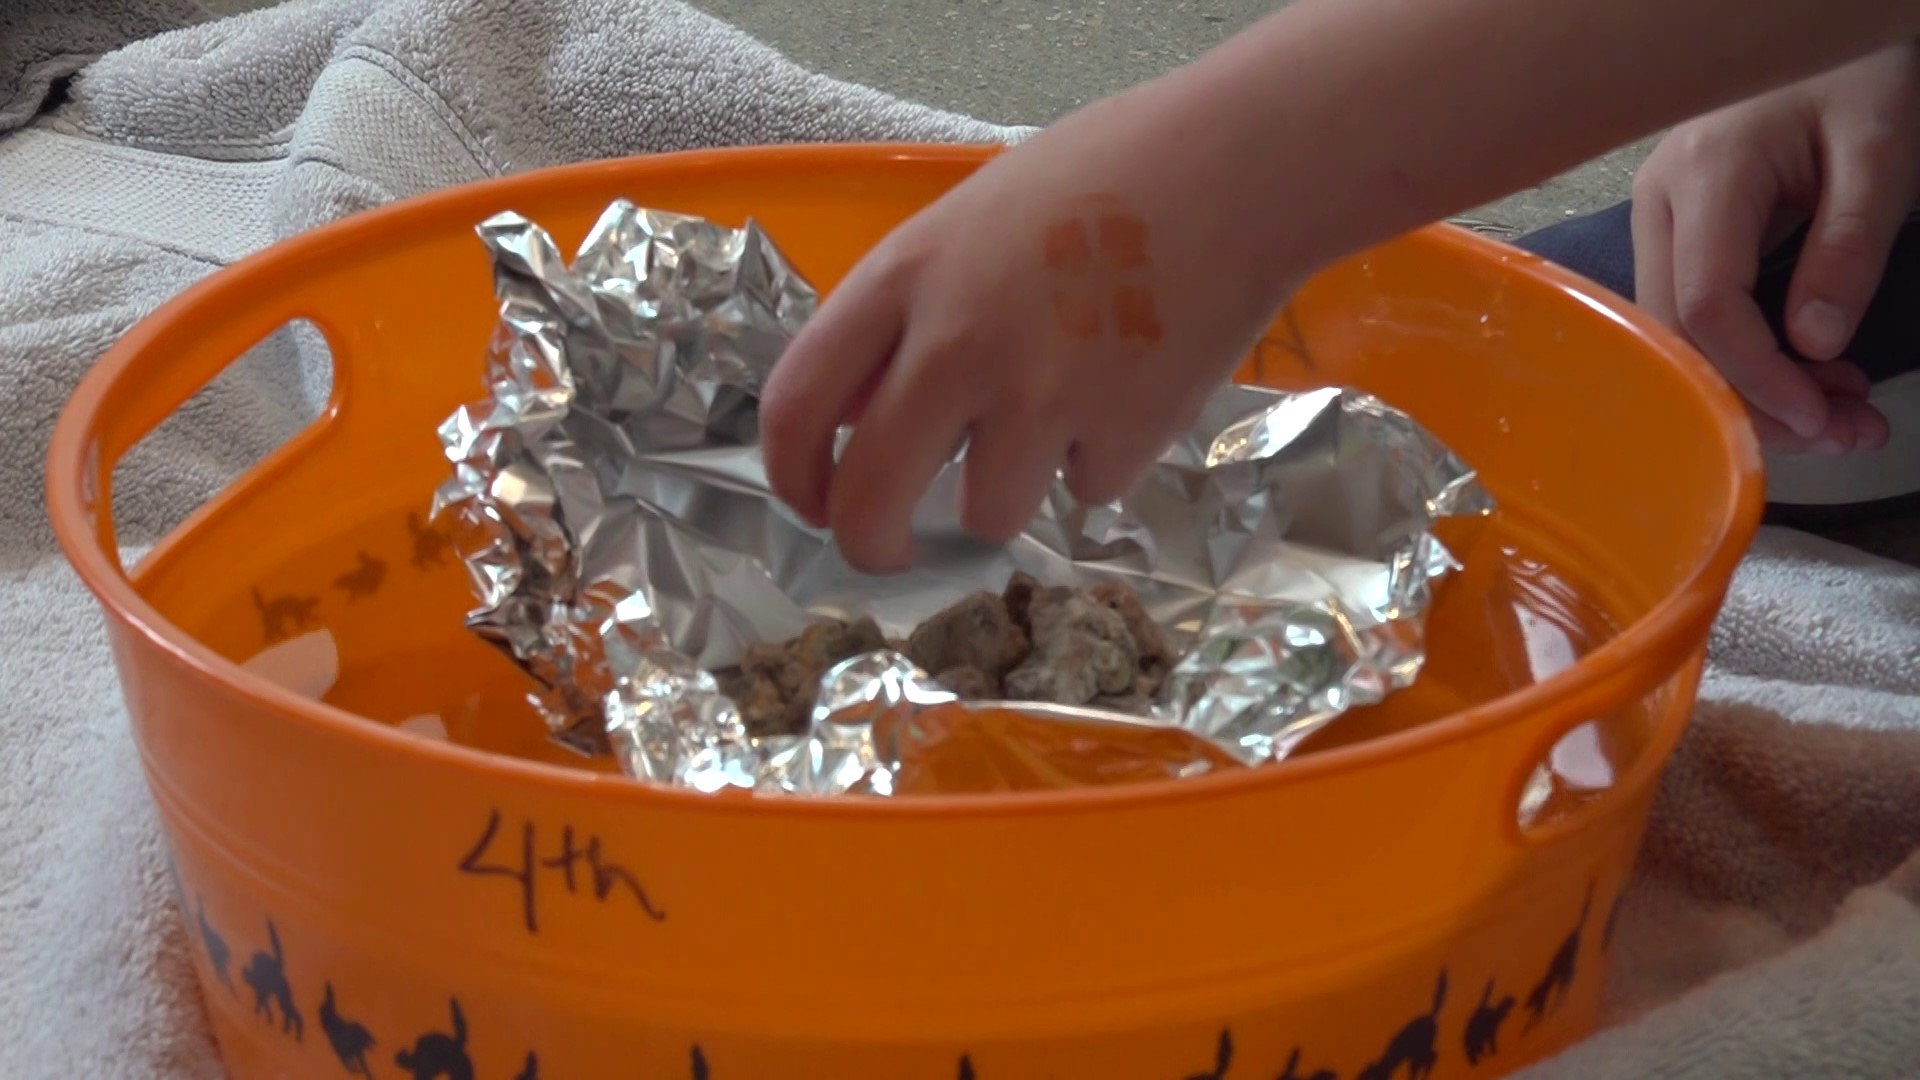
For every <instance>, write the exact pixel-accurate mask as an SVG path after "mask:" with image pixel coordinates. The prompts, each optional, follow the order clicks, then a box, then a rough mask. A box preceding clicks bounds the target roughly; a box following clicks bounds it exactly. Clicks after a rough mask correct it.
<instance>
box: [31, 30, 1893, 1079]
mask: <svg viewBox="0 0 1920 1080" xmlns="http://www.w3.org/2000/svg"><path fill="white" fill-rule="evenodd" d="M165 7H166V5H162V4H157V3H147V4H136V3H131V2H124V3H120V4H114V3H112V2H111V0H91V2H90V3H87V4H82V5H78V6H77V7H76V5H74V4H73V3H72V2H71V0H5V2H4V3H0V103H4V104H0V454H4V455H6V457H7V461H6V462H5V463H4V467H0V573H4V574H5V578H6V586H5V588H4V591H0V671H3V672H4V675H3V676H0V686H3V687H4V693H3V694H0V957H3V958H4V963H0V1076H6V1077H22V1078H31V1080H38V1078H40V1077H54V1076H68V1075H75V1076H78V1075H84V1076H93V1077H129V1078H141V1080H145V1078H152V1077H217V1076H219V1075H220V1072H221V1070H220V1067H219V1064H218V1061H217V1059H216V1057H215V1056H214V1052H213V1049H212V1045H211V1042H210V1040H209V1038H208V1035H207V1030H206V1025H205V1021H204V1018H203V1016H202V1013H201V1009H200V1005H199V999H198V993H197V991H196V989H195V988H194V986H193V983H192V980H191V976H190V974H189V971H188V961H187V957H188V952H187V949H188V940H187V937H186V935H185V933H184V928H183V926H182V924H181V923H180V921H179V919H178V917H177V915H176V913H175V911H174V909H173V906H172V901H171V898H170V893H169V890H168V889H167V888H166V886H165V885H164V883H163V876H164V870H163V860H162V856H161V852H160V848H159V840H158V834H157V832H156V829H155V826H154V822H153V812H152V810H151V808H150V805H149V802H148V798H147V794H146V791H145V787H144V784H143V782H142V779H141V777H140V774H139V769H138V765H137V762H136V760H135V756H134V751H133V748H132V746H131V743H130V740H129V738H128V735H127V730H126V720H125V716H124V712H123V709H122V707H121V703H120V699H119V691H118V689H117V686H116V684H115V681H114V679H113V675H112V669H111V661H110V658H109V656H108V654H107V649H106V645H105V641H104V637H103V634H102V631H101V628H100V619H99V616H98V615H97V614H96V612H95V610H94V608H93V606H92V602H91V600H90V598H88V597H87V596H86V595H85V593H84V591H83V590H82V589H81V588H80V587H79V586H78V584H77V583H76V582H75V581H74V579H73V577H72V575H71V574H70V573H69V572H68V571H67V569H66V568H65V566H64V563H63V562H62V560H61V559H60V557H59V555H58V553H57V551H56V549H55V547H54V544H53V540H52V536H51V535H50V533H49V530H48V528H47V525H46V521H45V517H44V513H43V511H42V509H41V499H40V486H41V481H42V467H41V462H42V457H43V454H44V451H45V444H46V437H47V433H48V431H49V429H50V427H51V424H52V421H53V418H54V416H55V415H56V413H57V412H58V410H59V408H60V407H61V405H62V404H63V403H64V401H65V399H66V396H67V394H68V393H69V392H70V391H71V389H72V387H73V386H74V384H75V383H76V381H77V380H78V379H79V377H80V375H81V373H82V372H83V371H84V370H85V368H86V367H87V365H89V364H90V363H91V362H92V361H93V360H94V359H95V358H97V357H98V356H99V355H100V353H101V352H102V351H103V350H104V349H105V348H106V347H107V346H108V345H109V344H110V343H111V342H112V341H113V340H114V339H115V338H116V337H117V336H118V335H119V334H120V333H122V332H124V331H125V330H126V329H127V327H128V326H130V325H131V324H132V323H133V322H135V321H136V320H138V319H139V318H140V317H141V316H142V315H144V314H146V313H147V312H149V311H151V310H152V309H153V308H154V307H155V306H156V305H158V304H159V303H161V302H162V301H164V300H165V299H166V298H167V297H169V296H171V295H172V294H174V293H175V292H177V291H178V290H179V289H181V288H182V287H184V286H185V285H187V284H188V283H190V282H191V281H193V280H194V279H196V278H198V277H200V276H202V275H204V274H206V273H209V272H211V271H212V270H214V269H216V268H218V267H219V266H220V265H222V264H225V263H227V262H231V261H232V260H234V259H235V258H237V257H239V256H241V255H243V254H245V253H247V252H249V251H252V250H255V249H257V248H259V247H261V246H263V245H265V244H267V243H270V242H271V241H272V240H273V239H275V238H276V237H278V236H282V235H286V234H288V233H290V232H293V231H297V230H299V229H302V228H305V227H308V226H311V225H314V224H317V223H319V222H322V221H325V220H329V219H331V218H334V217H337V216H339V215H341V214H343V213H347V212H350V211H353V210H356V209H360V208H363V207H366V206H370V205H374V204H377V203H380V202H384V201H386V200H389V199H393V198H397V197H402V196H406V195H411V194H415V193H417V192H421V191H425V190H429V189H432V188H436V187H442V186H445V185H448V184H452V183H457V182H461V181H465V180H471V179H475V178H479V177H484V176H490V175H497V174H499V173H503V172H508V171H514V170H520V169H527V168H533V167H538V166H542V165H549V164H556V163H561V162H566V161H575V160H581V159H585V158H594V157H608V156H614V155H621V154H630V153H637V152H645V151H660V150H672V149H681V148H687V147H696V146H710V145H717V144H729V143H755V142H779V141H798V140H808V141H811V140H849V139H921V140H948V141H999V140H1005V139H1012V138H1017V137H1019V136H1020V135H1023V134H1024V133H1025V132H1024V130H1022V129H1008V128H1000V127H994V126H990V125H986V124H982V123H978V122H975V121H972V120H969V119H967V118H965V117H960V116H955V115H952V114H949V113H943V112H939V111H937V110H934V109H930V108H925V107H922V106H917V105H912V104H909V103H905V102H901V101H897V100H895V99H892V98H890V97H887V96H885V95H883V94H880V93H877V92H875V91H872V90H868V89H865V88H861V87H856V86H850V85H847V84H845V83H840V82H836V81H834V80H831V79H827V78H823V77H820V76H817V75H813V74H810V73H808V72H805V71H803V70H801V69H799V68H797V67H796V66H794V65H793V64H791V63H789V62H787V61H785V60H784V59H782V58H781V57H779V56H778V55H776V54H774V53H773V52H771V51H770V50H768V49H766V48H765V47H763V46H761V45H760V44H758V43H756V42H754V41H752V40H751V39H749V38H747V37H745V36H744V35H742V34H740V33H738V32H736V31H734V30H732V29H731V28H729V27H727V26H725V25H723V24H721V23H718V22H716V21H714V20H712V19H710V18H708V17H706V16H703V15H701V14H699V13H697V12H695V11H693V10H691V9H689V8H686V7H684V6H682V5H680V4H678V3H673V2H669V0H624V2H622V0H495V2H491V3H489V2H484V0H306V2H295V3H289V4H285V5H283V6H280V7H276V8H272V9H268V10H266V11H263V12H258V13H254V14H251V15H246V16H241V17H237V18H233V19H228V20H222V21H216V22H207V23H204V24H201V25H195V26H192V27H190V28H187V29H184V30H180V31H178V32H175V33H169V34H165V35H162V36H159V37H154V38H151V39H148V40H141V41H138V42H137V43H136V44H133V45H130V46H128V47H126V48H124V49H122V50H121V51H118V52H115V53H111V54H109V55H106V56H104V57H103V58H101V59H99V60H97V61H95V62H93V63H91V64H90V65H85V66H84V67H83V66H82V64H83V63H84V58H85V57H87V56H89V55H91V54H93V53H97V52H100V51H101V50H103V49H106V48H109V47H111V46H112V45H113V44H115V43H117V42H120V41H132V40H135V39H137V38H139V37H141V36H142V35H144V34H147V33H150V32H152V31H153V30H154V29H155V20H158V19H162V18H171V19H173V20H174V21H175V23H176V24H178V25H183V26H184V25H185V24H186V23H188V22H190V21H193V20H194V19H195V18H196V17H197V16H196V15H195V14H194V13H193V12H192V11H191V10H190V8H189V6H188V5H185V4H180V5H177V6H175V7H174V8H173V9H171V10H163V9H164V8H165ZM118 8H124V9H127V10H128V11H132V9H136V8H137V9H140V11H141V12H143V13H144V14H143V15H141V16H140V17H139V18H135V17H132V16H128V17H127V18H125V19H124V20H122V21H119V22H116V21H115V20H114V18H113V15H114V13H115V11H116V9H118ZM76 11H78V12H79V13H80V14H78V15H76ZM156 13H159V14H156ZM82 15H84V16H86V17H81V16H82ZM62 58H64V59H62ZM74 58H81V59H74ZM75 70H78V71H79V72H80V74H79V75H78V76H77V77H76V78H74V79H72V81H71V84H70V85H69V86H67V87H66V88H65V98H66V101H65V103H64V104H61V105H58V107H57V108H56V107H53V104H52V103H51V102H49V100H48V95H49V93H51V92H53V91H55V90H56V89H57V88H58V83H59V81H60V77H61V76H63V75H65V74H66V73H68V72H71V71H75ZM36 111H38V112H39V113H40V115H39V116H38V118H37V119H32V118H33V116H34V114H35V113H36ZM29 119H31V123H28V121H29ZM23 125H24V126H23ZM9 132H10V133H9ZM302 344H303V343H302V340H301V339H300V338H299V337H297V336H295V335H291V334H289V335H283V336H281V337H279V338H276V339H274V340H272V341H270V342H269V343H268V344H267V345H265V346H263V347H262V348H260V349H259V350H256V352H255V353H254V354H253V355H252V356H250V358H249V360H248V361H247V362H246V363H244V364H243V365H241V366H240V367H238V368H236V369H235V370H234V371H232V372H230V373H229V374H228V375H226V376H223V377H222V379H221V380H220V381H219V382H218V383H217V384H216V385H215V386H214V387H213V388H211V389H210V390H209V391H208V392H206V393H205V394H203V395H202V396H201V397H200V398H199V399H197V400H196V401H195V402H194V403H193V404H192V405H191V406H190V407H189V408H188V409H186V410H184V411H183V412H182V413H181V415H179V416H178V417H176V418H175V419H173V420H171V421H169V422H168V424H167V425H165V426H164V427H163V429H162V431H161V432H160V433H159V434H157V435H156V436H155V437H154V438H153V439H150V440H149V441H148V442H147V443H146V444H143V446H142V447H141V448H140V449H139V450H138V451H137V452H136V454H135V455H134V456H133V460H131V461H130V462H129V464H128V465H127V466H126V467H125V470H124V471H123V474H122V476H123V479H122V481H121V483H120V484H119V485H118V493H119V497H118V506H117V509H118V514H119V521H120V523H121V536H122V538H123V543H124V544H126V545H127V546H128V547H129V549H130V550H135V551H137V550H138V549H139V547H140V546H141V545H142V544H145V543H150V542H151V541H152V540H153V539H155V538H156V537H158V536H160V535H162V534H163V533H164V532H165V531H166V529H167V528H168V527H169V526H170V525H171V524H172V523H173V522H174V521H176V520H178V519H179V517H180V516H181V515H182V514H183V513H184V512H185V511H186V510H187V509H188V508H190V507H192V506H193V505H195V503H196V502H197V501H198V500H199V499H200V498H203V497H204V496H205V495H207V494H209V493H210V492H212V491H213V490H216V489H217V487H218V486H219V485H220V484H221V483H223V482H224V481H225V480H227V479H228V478H230V477H231V476H232V475H234V474H235V473H236V472H237V471H239V470H240V469H242V468H244V466H245V465H246V464H247V463H248V462H250V461H252V460H255V459H256V458H257V456H258V455H259V454H260V453H261V452H263V451H265V450H266V449H268V448H270V447H271V446H273V445H275V444H276V443H277V441H278V439H279V438H280V437H282V436H284V435H285V434H286V433H287V432H288V431H290V430H292V429H293V428H294V427H295V426H296V425H297V422H298V419H299V418H300V417H302V416H304V415H307V414H309V413H310V412H311V410H312V408H313V407H314V406H315V405H316V404H317V397H318V394H319V384H320V380H319V379H318V378H317V377H316V375H315V368H314V365H313V363H312V357H311V356H310V355H309V354H308V353H307V352H305V351H304V350H303V349H302ZM1917 613H1920V571H1914V570H1909V569H1907V568H1905V567H1899V566H1894V565H1891V564H1887V563H1881V562H1877V561H1874V560H1871V559H1867V558H1865V557H1863V556H1859V555H1857V554H1856V553H1852V552H1849V551H1848V550H1846V549H1840V548H1835V547H1832V546H1829V545H1822V544H1819V543H1818V542H1814V541H1810V540H1808V539H1807V538H1804V537H1800V536H1798V535H1796V534H1789V533H1777V532H1776V533H1770V534H1768V535H1766V536H1765V537H1763V539H1762V541H1761V545H1760V548H1759V551H1758V553H1757V554H1756V555H1755V557H1754V558H1753V559H1752V560H1751V561H1750V562H1749V564H1748V566H1747V568H1746V570H1745V571H1744V572H1743V574H1742V576H1741V578H1740V580H1739V582H1738V584H1737V586H1736V590H1735V596H1734V599H1733V603H1732V605H1731V607H1730V609H1729V612H1728V614H1727V616H1726V618H1725V619H1724V620H1723V622H1722V625H1721V628H1720V633H1719V636H1718V638H1717V639H1716V666H1715V668H1714V671H1713V674H1712V676H1711V677H1710V678H1709V680H1708V683H1707V688H1706V699H1705V701H1704V703H1703V705H1702V707H1701V710H1700V714H1699V719H1698V721H1697V723H1696V726H1695V730H1694V731H1693V733H1692V734H1691V735H1690V737H1689V738H1688V740H1687V741H1686V743H1685V745H1684V746H1683V748H1682V750H1681V753H1680V757H1679V759H1678V760H1677V761H1676V763H1675V765H1674V767H1673V768H1672V769H1671V770H1670V771H1669V774H1668V777H1667V782H1666V786H1665V789H1664V791H1663V795H1662V800H1661V804H1660V808H1659V811H1658V813H1657V815H1656V820H1655V823H1654V826H1653V833H1652V838H1651V840H1650V842H1649V845H1648V849H1647V856H1646V859H1645V860H1644V864H1643V867H1642V872H1641V877H1640V880H1639V883H1638V884H1637V886H1636V887H1635V890H1634V892H1633V893H1632V898H1631V900H1630V902H1629V903H1628V905H1627V906H1626V908H1625V910H1624V914H1623V919H1622V924H1621V929H1620V931H1619V933H1620V937H1619V939H1618V940H1617V941H1616V950H1617V956H1618V970H1617V973H1616V977H1615V980H1614V982H1615V985H1614V987H1613V995H1612V1000H1613V1003H1614V1004H1613V1007H1614V1010H1615V1017H1616V1019H1618V1020H1619V1021H1620V1025H1619V1026H1618V1027H1616V1028H1614V1029H1613V1030H1612V1031H1610V1032H1608V1033H1606V1034H1603V1035H1601V1036H1599V1037H1598V1038H1596V1039H1594V1040H1593V1041H1591V1042H1590V1043H1588V1044H1586V1045H1585V1046H1582V1047H1579V1048H1576V1049H1574V1050H1573V1051H1571V1052H1570V1053H1569V1054H1567V1055H1566V1056H1565V1057H1564V1058H1563V1059H1562V1060H1561V1061H1557V1062H1553V1063H1548V1064H1546V1065H1543V1066H1540V1067H1538V1068H1537V1069H1536V1070H1534V1071H1532V1072H1531V1073H1530V1074H1529V1075H1531V1076H1535V1077H1548V1078H1558V1077H1615V1076H1617V1077H1636V1078H1638V1077H1652V1076H1661V1077H1666V1076H1676V1077H1677V1076H1690V1077H1691V1076H1713V1077H1721V1076H1756V1077H1758V1076H1767V1077H1774V1076H1781V1075H1817V1076H1848V1077H1874V1076H1885V1077H1894V1076H1911V1075H1913V1074H1914V1072H1913V1069H1914V1063H1915V1062H1917V1061H1920V1007H1916V1005H1920V1002H1916V1001H1915V994H1916V990H1915V988H1916V987H1920V909H1917V908H1916V906H1915V905H1916V898H1917V897H1920V864H1908V865H1907V866H1906V867H1905V868H1904V869H1902V870H1899V871H1897V872H1894V871H1895V867H1896V866H1898V865H1899V864H1900V863H1901V861H1902V859H1903V858H1905V857H1906V856H1907V855H1908V853H1910V852H1911V851H1913V850H1914V848H1915V847H1916V846H1920V800H1916V799H1915V798H1913V795H1914V794H1915V777H1920V668H1916V666H1915V665H1914V664H1913V658H1914V656H1915V655H1916V653H1920V620H1917V619H1916V618H1915V617H1914V616H1915V615H1916V614H1917ZM1890 872H1891V874H1892V876H1889V874H1890Z"/></svg>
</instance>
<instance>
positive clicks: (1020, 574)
mask: <svg viewBox="0 0 1920 1080" xmlns="http://www.w3.org/2000/svg"><path fill="white" fill-rule="evenodd" d="M1039 589H1040V579H1038V578H1036V577H1034V576H1033V575H1032V574H1029V573H1027V572H1026V571H1024V570H1016V571H1014V574H1013V576H1012V577H1010V578H1008V579H1007V587H1006V589H1005V590H1004V591H1002V592H1001V594H1000V598H1001V600H1002V601H1003V602H1005V604H1006V605H1007V617H1008V618H1011V619H1012V620H1013V624H1014V625H1015V626H1018V627H1019V628H1020V629H1022V630H1025V631H1027V633H1028V636H1029V637H1031V636H1032V633H1033V622H1032V620H1031V619H1030V618H1029V614H1028V608H1029V607H1030V606H1031V605H1032V603H1033V594H1034V593H1035V592H1037V591H1039Z"/></svg>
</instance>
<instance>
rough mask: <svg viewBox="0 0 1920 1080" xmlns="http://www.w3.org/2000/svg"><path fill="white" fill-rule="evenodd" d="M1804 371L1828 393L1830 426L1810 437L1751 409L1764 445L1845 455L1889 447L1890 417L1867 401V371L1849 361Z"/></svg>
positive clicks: (1782, 450) (1783, 450) (1788, 451)
mask: <svg viewBox="0 0 1920 1080" xmlns="http://www.w3.org/2000/svg"><path fill="white" fill-rule="evenodd" d="M1801 370H1802V371H1804V372H1805V373H1806V374H1807V377H1808V378H1810V379H1812V380H1813V381H1814V383H1815V384H1816V385H1818V386H1819V387H1820V389H1821V390H1822V391H1823V392H1824V393H1825V394H1826V397H1827V423H1826V426H1825V427H1823V428H1822V429H1821V430H1820V432H1819V433H1818V434H1817V435H1814V436H1812V437H1807V436H1803V435H1799V434H1797V433H1795V432H1794V431H1793V430H1792V429H1791V428H1788V427H1787V426H1786V425H1785V424H1782V423H1781V422H1780V421H1778V420H1775V419H1774V418H1773V417H1771V416H1768V415H1766V414H1765V413H1761V412H1759V411H1757V410H1753V409H1752V408H1751V407H1749V410H1748V411H1749V415H1750V417H1751V419H1752V421H1753V428H1754V433H1755V434H1756V435H1758V436H1759V438H1760V444H1761V445H1762V446H1765V447H1766V448H1767V449H1768V450H1771V451H1773V452H1775V453H1786V454H1802V453H1809V452H1811V453H1817V454H1844V453H1848V452H1850V451H1853V450H1868V451H1871V450H1878V449H1881V448H1882V447H1884V446H1886V445H1887V439H1888V437H1889V435H1890V430H1889V428H1888V426H1887V418H1886V415H1885V414H1884V413H1882V412H1881V411H1880V410H1879V409H1877V408H1875V407H1874V406H1873V405H1872V404H1870V403H1869V402H1868V401H1867V393H1868V391H1869V389H1870V388H1871V386H1870V383H1869V380H1868V379H1867V376H1866V373H1865V372H1863V371H1861V370H1860V369H1859V368H1858V367H1856V366H1854V365H1853V364H1852V363H1850V362H1848V361H1846V360H1831V361H1825V362H1821V363H1815V364H1808V365H1804V366H1803V367H1802V368H1801Z"/></svg>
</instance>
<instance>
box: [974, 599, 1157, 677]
mask: <svg viewBox="0 0 1920 1080" xmlns="http://www.w3.org/2000/svg"><path fill="white" fill-rule="evenodd" d="M1030 614H1031V618H1032V620H1033V652H1032V654H1031V655H1029V656H1028V657H1027V659H1026V661H1025V662H1024V663H1022V664H1021V665H1020V666H1019V667H1017V668H1015V669H1014V670H1013V671H1011V672H1009V673H1008V675H1007V680H1006V685H1007V695H1008V696H1009V697H1012V698H1016V699H1021V700H1027V701H1050V702H1055V703H1057V704H1061V705H1085V704H1087V703H1088V702H1090V701H1092V700H1093V699H1094V698H1096V697H1099V696H1101V695H1103V694H1125V693H1128V692H1131V691H1132V690H1133V689H1134V680H1135V679H1136V678H1137V676H1138V674H1139V672H1138V668H1137V664H1138V662H1139V661H1138V657H1137V656H1136V655H1135V652H1134V645H1133V638H1132V637H1131V636H1130V635H1129V634H1128V633H1127V624H1126V620H1124V619H1122V618H1121V617H1120V615H1119V613H1118V612H1116V611H1114V610H1113V609H1112V608H1109V607H1107V606H1106V605H1104V604H1102V603H1100V602H1099V601H1097V600H1095V599H1093V597H1092V596H1091V595H1090V594H1089V593H1087V592H1086V591H1084V590H1081V589H1068V588H1053V589H1042V590H1039V591H1037V592H1035V593H1034V594H1033V600H1032V605H1031V608H1030Z"/></svg>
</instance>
